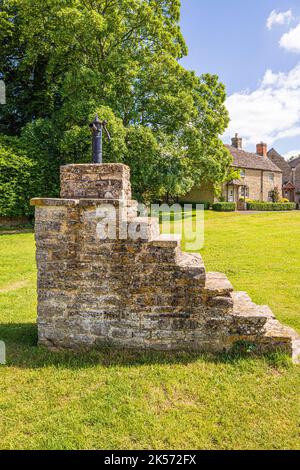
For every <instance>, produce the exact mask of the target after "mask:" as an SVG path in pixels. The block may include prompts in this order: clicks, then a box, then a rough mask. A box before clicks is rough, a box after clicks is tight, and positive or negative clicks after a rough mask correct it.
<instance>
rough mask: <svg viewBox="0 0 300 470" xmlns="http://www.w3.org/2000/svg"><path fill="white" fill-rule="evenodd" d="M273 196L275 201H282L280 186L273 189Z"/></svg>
mask: <svg viewBox="0 0 300 470" xmlns="http://www.w3.org/2000/svg"><path fill="white" fill-rule="evenodd" d="M270 195H271V198H272V201H273V202H274V203H277V202H280V191H279V188H278V186H275V188H274V189H273V191H271V194H270Z"/></svg>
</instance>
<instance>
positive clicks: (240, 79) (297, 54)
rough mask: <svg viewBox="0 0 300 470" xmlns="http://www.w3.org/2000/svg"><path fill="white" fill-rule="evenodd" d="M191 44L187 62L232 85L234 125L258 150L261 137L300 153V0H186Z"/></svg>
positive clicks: (185, 22)
mask: <svg viewBox="0 0 300 470" xmlns="http://www.w3.org/2000/svg"><path fill="white" fill-rule="evenodd" d="M181 28H182V32H183V35H184V37H185V40H186V42H187V45H188V48H189V55H188V57H186V58H184V59H183V61H182V63H183V65H184V66H185V67H186V68H188V69H192V70H195V71H196V72H197V73H198V74H201V73H204V72H210V73H215V74H217V75H218V76H219V77H220V80H221V81H222V82H223V83H224V84H225V85H226V89H227V94H228V99H227V103H226V104H227V107H228V109H229V112H230V115H231V124H230V127H229V129H228V130H227V131H226V133H225V135H224V136H223V140H224V141H225V142H229V141H230V136H231V135H232V134H233V133H234V132H239V133H240V134H241V136H242V137H243V138H244V145H245V147H246V148H247V149H249V150H254V148H255V144H256V143H257V142H259V141H261V140H264V141H266V142H267V143H268V145H269V146H270V147H275V148H276V149H277V150H278V151H279V152H281V153H282V154H284V155H286V156H289V155H290V154H294V153H295V154H298V153H300V1H299V0H297V1H295V0H291V1H290V0H251V1H250V0H182V12H181Z"/></svg>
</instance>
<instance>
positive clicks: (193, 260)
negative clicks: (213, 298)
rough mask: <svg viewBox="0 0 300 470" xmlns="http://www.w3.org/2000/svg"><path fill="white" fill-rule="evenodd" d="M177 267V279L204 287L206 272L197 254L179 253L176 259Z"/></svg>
mask: <svg viewBox="0 0 300 470" xmlns="http://www.w3.org/2000/svg"><path fill="white" fill-rule="evenodd" d="M176 265H177V266H178V267H179V272H178V275H177V277H178V279H184V280H185V281H187V282H189V283H191V282H197V285H201V286H204V285H205V282H206V272H205V266H204V262H203V259H202V257H201V255H200V254H198V253H183V252H182V251H179V253H178V255H177V259H176Z"/></svg>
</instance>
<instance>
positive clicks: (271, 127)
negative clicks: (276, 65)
mask: <svg viewBox="0 0 300 470" xmlns="http://www.w3.org/2000/svg"><path fill="white" fill-rule="evenodd" d="M226 105H227V108H228V110H229V114H230V118H231V122H230V125H229V128H228V129H227V130H226V132H225V134H224V137H225V138H229V137H232V136H233V135H234V133H235V132H238V133H239V134H240V135H241V136H242V137H243V138H244V144H245V146H248V147H249V148H253V146H254V145H255V144H256V143H257V142H260V141H261V140H263V141H265V142H267V143H268V145H269V146H272V145H273V144H274V142H275V141H277V140H279V139H284V138H291V137H300V63H299V64H298V65H297V66H296V67H295V68H294V69H292V70H291V71H290V72H288V73H274V72H272V71H271V70H267V71H266V73H265V75H264V77H263V79H262V81H261V83H260V85H259V86H258V88H257V89H256V90H254V91H252V92H251V91H241V92H238V93H234V94H233V95H231V96H229V97H228V99H227V101H226Z"/></svg>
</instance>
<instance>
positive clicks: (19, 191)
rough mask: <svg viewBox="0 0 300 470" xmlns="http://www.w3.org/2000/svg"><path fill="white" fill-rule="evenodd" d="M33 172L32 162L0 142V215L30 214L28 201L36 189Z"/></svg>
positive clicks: (16, 215)
mask: <svg viewBox="0 0 300 470" xmlns="http://www.w3.org/2000/svg"><path fill="white" fill-rule="evenodd" d="M34 174H35V163H34V162H32V161H31V160H30V159H28V158H26V157H25V156H23V155H18V154H15V153H14V150H13V147H12V146H10V145H8V144H7V143H3V142H0V217H18V216H23V215H27V216H30V215H31V213H32V211H31V210H30V208H29V205H28V201H29V199H30V198H31V197H32V196H33V193H34V191H35V190H37V189H38V188H37V187H36V186H35V185H34V183H33V181H34V180H33V179H32V176H33V175H34Z"/></svg>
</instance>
